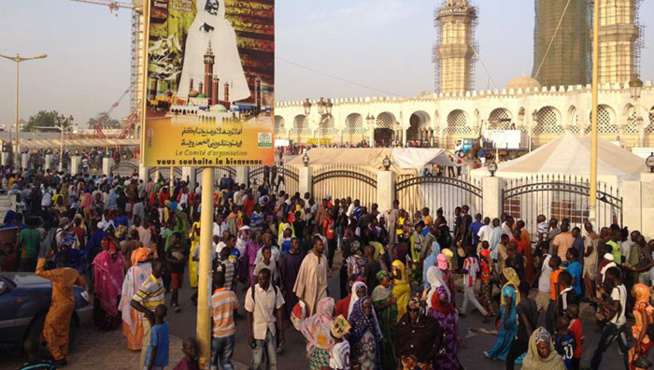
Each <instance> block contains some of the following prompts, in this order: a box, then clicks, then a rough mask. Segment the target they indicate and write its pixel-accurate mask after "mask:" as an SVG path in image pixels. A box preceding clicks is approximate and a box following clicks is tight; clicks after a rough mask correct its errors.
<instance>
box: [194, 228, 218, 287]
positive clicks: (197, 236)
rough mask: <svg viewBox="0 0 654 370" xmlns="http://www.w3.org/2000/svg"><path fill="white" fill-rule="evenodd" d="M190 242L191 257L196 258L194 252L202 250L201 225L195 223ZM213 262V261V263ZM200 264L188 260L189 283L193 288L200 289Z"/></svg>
mask: <svg viewBox="0 0 654 370" xmlns="http://www.w3.org/2000/svg"><path fill="white" fill-rule="evenodd" d="M188 237H189V240H190V242H191V250H190V251H189V255H190V256H194V255H195V254H194V252H195V250H196V249H197V248H200V223H199V222H194V223H193V226H191V232H190V233H189V236H188ZM212 262H213V261H212ZM198 267H199V266H198V262H197V261H194V260H193V258H189V259H188V282H189V285H190V286H191V288H197V287H198Z"/></svg>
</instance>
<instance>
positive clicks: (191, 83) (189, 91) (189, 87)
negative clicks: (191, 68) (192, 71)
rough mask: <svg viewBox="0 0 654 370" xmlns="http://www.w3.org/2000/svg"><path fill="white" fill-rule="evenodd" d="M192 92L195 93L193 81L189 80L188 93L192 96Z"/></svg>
mask: <svg viewBox="0 0 654 370" xmlns="http://www.w3.org/2000/svg"><path fill="white" fill-rule="evenodd" d="M191 91H193V79H192V78H189V80H188V93H189V94H191Z"/></svg>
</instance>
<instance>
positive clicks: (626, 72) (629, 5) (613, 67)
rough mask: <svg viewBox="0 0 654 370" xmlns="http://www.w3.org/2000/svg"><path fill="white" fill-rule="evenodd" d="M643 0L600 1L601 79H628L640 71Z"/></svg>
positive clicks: (617, 81) (624, 81)
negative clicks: (640, 22) (639, 21)
mask: <svg viewBox="0 0 654 370" xmlns="http://www.w3.org/2000/svg"><path fill="white" fill-rule="evenodd" d="M639 4H640V1H639V0H621V1H600V3H599V20H600V21H599V34H600V42H599V49H600V52H599V83H600V84H605V83H621V84H623V83H626V82H629V80H630V79H631V76H632V75H633V74H634V73H637V65H638V59H639V58H638V57H639V55H640V44H639V43H638V39H639V36H640V29H639V27H638V6H639Z"/></svg>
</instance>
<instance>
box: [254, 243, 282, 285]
mask: <svg viewBox="0 0 654 370" xmlns="http://www.w3.org/2000/svg"><path fill="white" fill-rule="evenodd" d="M261 256H262V260H261V261H259V262H258V263H257V264H256V266H254V276H259V272H260V271H261V269H264V268H267V269H268V270H270V279H271V280H270V281H272V282H276V281H277V264H276V263H275V261H273V260H272V250H271V249H270V247H269V246H265V247H263V248H261Z"/></svg>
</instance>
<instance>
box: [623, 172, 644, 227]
mask: <svg viewBox="0 0 654 370" xmlns="http://www.w3.org/2000/svg"><path fill="white" fill-rule="evenodd" d="M621 186H622V194H623V195H622V196H623V199H622V201H623V203H622V223H623V224H624V225H623V226H627V227H628V228H629V230H640V231H641V232H643V234H645V233H644V231H645V230H643V223H642V220H643V215H642V214H641V212H630V211H629V210H637V209H640V207H641V204H643V203H642V200H643V199H642V197H643V194H642V193H641V182H640V181H623V182H622V184H621ZM644 209H645V208H643V213H644Z"/></svg>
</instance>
